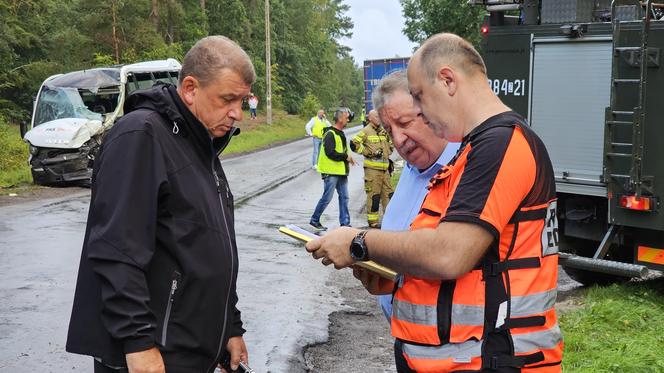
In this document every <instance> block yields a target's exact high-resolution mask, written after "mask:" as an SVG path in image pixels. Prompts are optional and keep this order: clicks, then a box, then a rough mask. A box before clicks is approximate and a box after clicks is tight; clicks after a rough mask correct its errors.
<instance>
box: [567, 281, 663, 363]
mask: <svg viewBox="0 0 664 373" xmlns="http://www.w3.org/2000/svg"><path fill="white" fill-rule="evenodd" d="M582 302H583V306H582V307H581V308H579V309H576V310H574V311H569V312H566V313H563V314H562V315H561V316H560V327H561V329H562V331H563V336H564V340H565V353H564V358H563V371H564V372H574V373H577V372H578V373H586V372H587V373H590V372H616V373H618V372H620V373H623V372H635V373H636V372H638V373H648V372H653V373H654V372H664V358H662V351H664V339H663V336H664V323H662V315H664V278H659V279H656V280H651V281H644V282H630V283H627V284H623V285H612V286H608V287H593V288H590V289H589V290H588V293H587V294H586V296H585V299H584V300H583V301H582Z"/></svg>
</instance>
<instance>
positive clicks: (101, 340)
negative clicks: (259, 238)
mask: <svg viewBox="0 0 664 373" xmlns="http://www.w3.org/2000/svg"><path fill="white" fill-rule="evenodd" d="M255 79H256V74H255V72H254V67H253V65H252V63H251V60H250V59H249V56H248V55H247V54H246V53H245V52H244V51H243V50H242V49H241V48H240V47H239V46H238V45H237V44H235V43H234V42H233V41H231V40H230V39H228V38H226V37H223V36H211V37H207V38H204V39H202V40H200V41H199V42H198V43H196V45H194V46H193V47H192V48H191V50H190V51H189V52H188V53H187V55H186V56H185V59H184V63H183V65H182V70H181V72H180V78H179V82H178V87H177V88H176V87H173V86H169V85H157V86H155V87H153V88H151V89H149V90H145V91H138V92H136V93H134V94H133V95H132V96H130V97H129V98H128V99H127V101H126V103H125V107H124V112H125V115H124V116H123V117H122V119H120V120H119V121H118V123H116V124H115V126H114V127H113V129H111V130H110V131H109V133H108V135H107V137H106V138H105V140H104V143H103V145H102V149H101V152H100V155H99V157H98V158H97V159H96V160H95V167H94V173H93V185H92V199H91V202H90V212H89V216H88V223H87V229H86V233H85V240H84V243H83V252H82V256H81V263H80V267H79V273H78V282H77V285H76V294H75V298H74V306H73V310H72V316H71V321H70V325H69V335H68V339H67V351H69V352H74V353H79V354H85V355H90V356H93V357H94V360H95V363H94V364H95V372H123V371H124V372H127V371H129V372H130V373H137V372H141V373H142V372H165V371H168V372H169V373H179V372H181V373H184V372H187V373H189V372H213V371H214V370H215V368H216V367H217V365H218V364H219V363H220V361H221V359H222V356H223V355H226V354H229V355H230V360H231V364H230V365H231V368H232V369H236V368H237V366H238V364H239V362H240V360H242V361H244V362H247V360H248V355H247V349H246V346H245V344H244V340H243V338H242V335H243V333H244V329H243V328H242V321H241V319H240V311H238V310H237V308H236V303H237V300H238V299H237V293H236V278H237V271H238V257H237V247H236V242H235V231H234V214H233V196H232V194H231V191H230V188H229V186H228V183H227V180H226V176H225V175H224V171H223V169H222V167H221V163H220V162H219V158H218V154H219V153H220V152H221V151H222V150H223V149H224V147H225V146H226V145H227V144H228V142H229V140H230V138H231V137H232V136H233V135H235V134H237V133H238V132H239V129H237V128H235V127H234V126H233V124H234V122H235V121H237V120H241V119H242V100H243V98H244V97H245V96H247V94H248V93H249V91H250V87H251V84H253V82H254V81H255Z"/></svg>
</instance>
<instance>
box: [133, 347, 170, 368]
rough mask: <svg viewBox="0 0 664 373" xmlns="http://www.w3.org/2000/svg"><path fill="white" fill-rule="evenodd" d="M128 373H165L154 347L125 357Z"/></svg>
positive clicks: (159, 355) (159, 356) (159, 354)
mask: <svg viewBox="0 0 664 373" xmlns="http://www.w3.org/2000/svg"><path fill="white" fill-rule="evenodd" d="M126 359H127V368H129V373H166V368H165V367H164V359H162V357H161V353H160V352H159V350H158V349H157V348H156V347H152V348H151V349H149V350H145V351H139V352H132V353H129V354H127V355H126Z"/></svg>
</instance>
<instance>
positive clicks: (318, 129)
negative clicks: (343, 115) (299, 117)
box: [304, 109, 331, 169]
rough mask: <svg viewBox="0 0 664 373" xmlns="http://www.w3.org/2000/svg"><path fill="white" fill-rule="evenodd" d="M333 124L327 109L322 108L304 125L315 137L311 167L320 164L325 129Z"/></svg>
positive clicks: (308, 132) (309, 133) (313, 137)
mask: <svg viewBox="0 0 664 373" xmlns="http://www.w3.org/2000/svg"><path fill="white" fill-rule="evenodd" d="M330 126H331V124H330V122H329V121H328V120H327V118H326V117H325V110H323V109H320V110H318V113H317V114H316V116H314V117H311V119H310V120H309V122H307V124H306V125H305V126H304V130H305V131H306V132H307V136H311V138H312V139H314V154H313V156H312V158H311V168H313V169H316V168H317V165H318V153H319V152H320V144H321V143H322V142H323V130H324V129H325V128H327V127H330Z"/></svg>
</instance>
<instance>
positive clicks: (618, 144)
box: [611, 142, 633, 146]
mask: <svg viewBox="0 0 664 373" xmlns="http://www.w3.org/2000/svg"><path fill="white" fill-rule="evenodd" d="M632 145H633V144H632V143H631V142H612V143H611V146H632Z"/></svg>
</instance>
